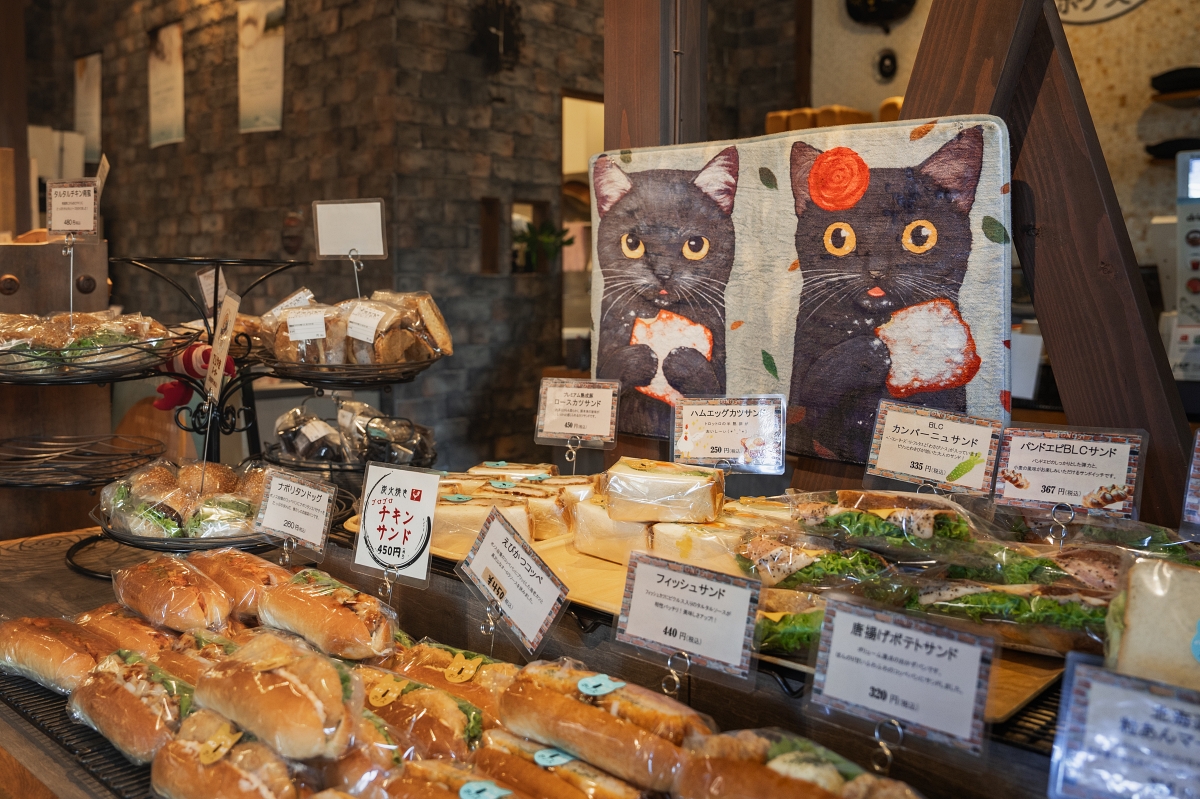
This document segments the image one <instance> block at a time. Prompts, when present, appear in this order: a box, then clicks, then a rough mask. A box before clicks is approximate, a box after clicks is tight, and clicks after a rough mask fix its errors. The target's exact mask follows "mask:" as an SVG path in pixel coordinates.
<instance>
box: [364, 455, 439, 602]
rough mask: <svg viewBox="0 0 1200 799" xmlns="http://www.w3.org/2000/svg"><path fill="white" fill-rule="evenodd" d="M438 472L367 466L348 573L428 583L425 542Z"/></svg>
mask: <svg viewBox="0 0 1200 799" xmlns="http://www.w3.org/2000/svg"><path fill="white" fill-rule="evenodd" d="M440 479H441V473H440V472H432V471H429V470H426V469H413V468H410V467H407V466H393V465H391V464H386V463H368V464H367V470H366V476H365V477H364V478H363V493H362V499H361V501H360V504H359V507H361V508H362V512H361V514H360V516H359V531H358V536H357V538H356V540H355V542H354V564H353V566H354V569H355V571H366V572H368V573H378V572H380V571H386V572H388V573H389V574H390V575H394V576H396V577H398V578H400V579H402V580H407V581H410V582H416V583H426V582H428V581H429V542H430V537H431V536H432V534H433V512H434V509H435V508H436V507H437V488H438V481H439V480H440Z"/></svg>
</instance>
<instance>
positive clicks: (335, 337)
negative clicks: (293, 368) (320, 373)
mask: <svg viewBox="0 0 1200 799" xmlns="http://www.w3.org/2000/svg"><path fill="white" fill-rule="evenodd" d="M318 310H319V311H320V314H319V321H313V322H312V324H313V325H315V326H317V327H318V328H320V332H321V333H323V335H320V336H317V335H316V334H315V333H313V334H308V333H302V334H298V335H297V336H296V337H293V333H292V328H296V327H298V324H297V323H298V321H299V320H300V319H301V318H306V321H309V320H308V317H312V316H317V314H315V313H314V311H318ZM308 327H310V325H309V324H305V325H304V329H305V330H307V329H308ZM309 336H311V337H309ZM273 347H274V352H275V357H276V358H277V359H278V360H280V361H287V362H290V363H307V364H344V363H346V319H345V315H344V314H343V313H342V309H340V308H337V307H334V306H331V305H320V304H313V305H308V306H305V307H303V308H288V309H286V310H284V311H282V312H281V313H280V314H279V324H278V325H277V326H276V328H275V338H274V342H273Z"/></svg>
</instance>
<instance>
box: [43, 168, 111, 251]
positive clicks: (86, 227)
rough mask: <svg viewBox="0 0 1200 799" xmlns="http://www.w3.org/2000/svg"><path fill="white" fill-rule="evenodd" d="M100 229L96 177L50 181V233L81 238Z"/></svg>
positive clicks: (48, 207)
mask: <svg viewBox="0 0 1200 799" xmlns="http://www.w3.org/2000/svg"><path fill="white" fill-rule="evenodd" d="M99 228H100V187H99V185H98V182H97V180H96V178H78V179H77V180H48V181H46V230H47V231H48V232H49V233H52V234H53V233H63V234H66V235H67V236H74V237H75V238H77V239H83V238H92V237H94V236H96V235H97V233H98V232H99Z"/></svg>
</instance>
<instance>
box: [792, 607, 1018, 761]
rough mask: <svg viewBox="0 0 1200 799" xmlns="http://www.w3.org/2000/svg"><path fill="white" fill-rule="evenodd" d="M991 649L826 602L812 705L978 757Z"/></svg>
mask: <svg viewBox="0 0 1200 799" xmlns="http://www.w3.org/2000/svg"><path fill="white" fill-rule="evenodd" d="M994 651H995V645H994V643H993V642H992V639H990V638H984V637H982V636H978V635H971V634H970V633H963V632H958V631H957V630H952V629H950V628H949V627H941V626H939V625H936V624H929V623H928V622H924V621H920V620H917V619H914V618H911V617H909V616H905V615H904V614H903V613H892V612H885V611H880V610H876V609H874V608H869V607H864V606H862V605H856V604H854V603H852V602H847V601H845V600H840V599H830V600H828V602H827V603H826V605H825V623H824V625H823V626H822V628H821V643H820V649H819V652H820V654H819V655H818V657H817V669H816V674H815V676H814V677H813V689H812V701H813V702H816V703H817V704H820V705H825V706H826V707H830V708H833V709H834V710H839V711H841V712H843V713H848V714H850V715H853V716H858V717H859V718H864V719H867V720H868V721H874V722H880V721H888V720H889V719H897V720H898V721H900V722H902V723H903V724H904V734H905V735H906V736H907V735H916V736H917V737H919V738H928V739H930V740H933V741H936V742H938V743H943V744H946V745H948V746H953V747H955V748H958V749H962V750H965V751H967V752H970V753H971V754H974V755H978V754H981V753H982V751H983V712H984V708H985V706H986V705H987V688H988V676H989V674H990V673H991V666H992V656H993V654H994Z"/></svg>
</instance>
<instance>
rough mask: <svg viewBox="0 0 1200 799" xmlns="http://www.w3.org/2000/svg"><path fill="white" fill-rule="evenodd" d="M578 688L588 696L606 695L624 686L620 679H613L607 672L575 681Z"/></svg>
mask: <svg viewBox="0 0 1200 799" xmlns="http://www.w3.org/2000/svg"><path fill="white" fill-rule="evenodd" d="M577 684H578V686H579V690H580V691H581V692H582V693H584V694H587V695H588V696H606V695H608V694H611V693H612V692H613V691H615V690H617V689H618V688H624V687H625V683H623V682H621V681H620V680H614V679H613V678H612V677H609V676H608V675H607V674H596V675H594V676H592V677H583V678H581V679H580V680H579V682H578V683H577Z"/></svg>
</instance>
